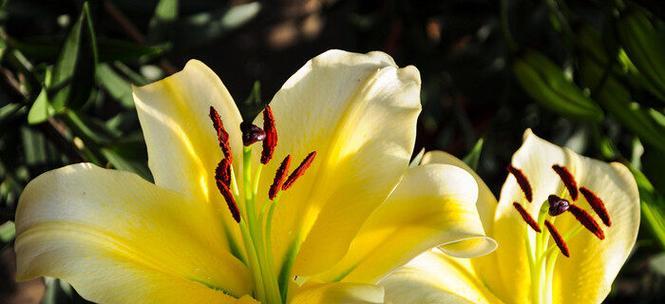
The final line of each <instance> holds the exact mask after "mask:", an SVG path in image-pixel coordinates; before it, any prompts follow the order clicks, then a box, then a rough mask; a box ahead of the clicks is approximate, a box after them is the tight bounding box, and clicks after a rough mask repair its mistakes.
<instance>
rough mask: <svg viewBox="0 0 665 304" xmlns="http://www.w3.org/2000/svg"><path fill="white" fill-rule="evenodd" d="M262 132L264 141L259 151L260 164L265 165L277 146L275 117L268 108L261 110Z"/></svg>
mask: <svg viewBox="0 0 665 304" xmlns="http://www.w3.org/2000/svg"><path fill="white" fill-rule="evenodd" d="M263 131H265V132H266V139H264V140H263V151H261V163H262V164H264V165H265V164H267V163H268V162H269V161H270V159H272V154H273V153H274V152H275V147H276V146H277V129H276V128H275V117H274V116H273V115H272V109H271V108H270V106H266V108H265V109H264V110H263Z"/></svg>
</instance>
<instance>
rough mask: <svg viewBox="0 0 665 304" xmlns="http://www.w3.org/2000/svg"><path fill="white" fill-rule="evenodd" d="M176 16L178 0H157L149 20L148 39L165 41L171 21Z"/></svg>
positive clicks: (170, 28) (170, 27) (170, 29)
mask: <svg viewBox="0 0 665 304" xmlns="http://www.w3.org/2000/svg"><path fill="white" fill-rule="evenodd" d="M177 18H178V0H159V2H157V6H156V7H155V14H154V15H153V17H152V19H151V20H150V27H149V29H148V41H167V40H169V39H168V38H167V36H168V34H169V32H170V31H172V30H173V26H172V25H173V22H174V21H175V20H176V19H177Z"/></svg>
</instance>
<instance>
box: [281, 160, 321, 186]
mask: <svg viewBox="0 0 665 304" xmlns="http://www.w3.org/2000/svg"><path fill="white" fill-rule="evenodd" d="M314 157H316V151H312V152H310V153H309V154H307V156H305V159H303V161H302V162H301V163H300V165H298V168H296V169H295V170H293V172H292V173H291V175H289V178H287V179H286V181H285V182H284V184H283V185H282V190H286V189H289V188H291V186H292V185H293V183H295V182H296V180H297V179H298V178H299V177H301V176H302V175H303V174H305V171H307V168H309V166H311V165H312V162H313V161H314Z"/></svg>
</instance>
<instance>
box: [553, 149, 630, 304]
mask: <svg viewBox="0 0 665 304" xmlns="http://www.w3.org/2000/svg"><path fill="white" fill-rule="evenodd" d="M573 168H574V172H575V173H574V174H575V177H576V179H577V182H578V183H579V184H580V185H582V186H584V187H586V188H588V189H590V190H591V191H593V192H594V193H595V194H596V195H597V196H598V197H600V198H601V199H602V201H603V202H604V203H605V207H606V208H607V211H608V213H609V214H610V216H611V218H612V222H613V223H612V226H611V227H606V226H603V229H604V230H605V239H604V240H599V239H597V238H596V237H595V236H594V235H593V234H591V233H589V232H588V231H582V232H581V233H579V234H578V235H577V236H575V237H573V238H572V240H570V241H568V247H569V248H570V250H571V256H570V258H565V257H561V256H560V257H559V258H558V259H557V260H556V266H555V269H554V275H553V278H554V282H553V285H554V286H553V290H552V295H553V298H552V299H553V303H600V302H602V301H603V300H604V299H605V298H606V297H607V295H608V294H609V292H610V289H611V285H612V282H613V281H614V279H615V278H616V276H617V274H618V273H619V270H620V269H621V266H623V264H624V263H625V262H626V259H627V258H628V256H629V255H630V253H631V251H632V249H633V247H634V246H635V241H636V239H637V233H638V230H639V226H640V205H639V193H638V190H637V185H636V183H635V179H634V178H633V176H632V174H631V173H630V171H629V170H628V169H627V168H626V167H625V166H624V165H622V164H620V163H610V164H607V163H604V162H601V161H597V160H593V159H590V158H586V157H582V156H578V157H576V158H575V162H574V166H573ZM577 203H578V204H579V205H581V206H582V207H584V208H586V209H587V210H592V209H591V207H590V206H589V205H588V204H587V203H586V202H584V199H578V201H577ZM590 212H591V213H593V212H592V211H590ZM594 217H595V218H596V220H597V221H598V222H599V223H600V222H601V221H600V219H599V218H598V217H597V216H595V215H594ZM556 225H557V226H558V227H559V230H561V231H568V230H570V229H573V227H577V226H579V225H580V224H579V223H578V222H577V221H575V220H574V217H573V216H571V215H568V216H566V217H564V218H562V219H561V221H560V220H559V219H557V222H556ZM601 225H602V224H601Z"/></svg>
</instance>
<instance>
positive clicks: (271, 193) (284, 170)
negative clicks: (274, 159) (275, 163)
mask: <svg viewBox="0 0 665 304" xmlns="http://www.w3.org/2000/svg"><path fill="white" fill-rule="evenodd" d="M289 165H291V155H287V156H286V157H285V158H284V160H283V161H282V163H281V164H280V165H279V168H277V172H276V173H275V179H274V180H273V181H272V185H270V190H268V198H270V199H271V200H273V199H275V197H276V196H277V193H279V190H281V189H282V185H283V184H284V180H286V176H287V175H288V174H289Z"/></svg>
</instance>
